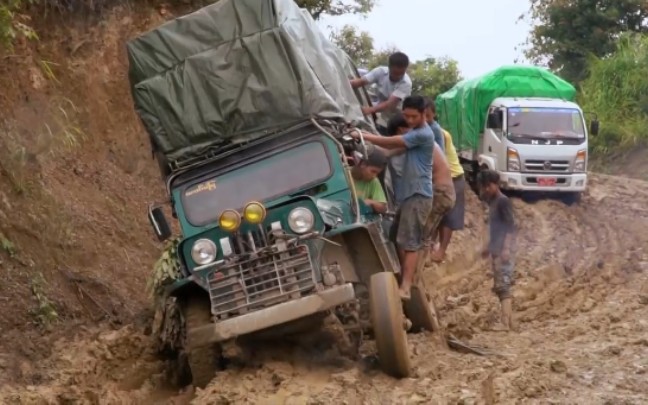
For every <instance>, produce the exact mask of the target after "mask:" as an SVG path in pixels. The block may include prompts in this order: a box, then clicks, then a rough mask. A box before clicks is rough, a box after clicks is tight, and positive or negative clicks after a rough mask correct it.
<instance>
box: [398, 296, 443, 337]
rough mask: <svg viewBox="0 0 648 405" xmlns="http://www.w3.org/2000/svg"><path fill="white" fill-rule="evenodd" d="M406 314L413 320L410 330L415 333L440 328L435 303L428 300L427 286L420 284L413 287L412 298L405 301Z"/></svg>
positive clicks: (433, 330) (434, 330)
mask: <svg viewBox="0 0 648 405" xmlns="http://www.w3.org/2000/svg"><path fill="white" fill-rule="evenodd" d="M405 315H406V316H407V318H408V319H409V320H410V321H412V328H411V329H410V331H412V332H414V333H417V332H421V331H423V330H427V331H430V332H436V331H438V330H439V329H440V328H439V320H438V318H437V313H436V308H434V303H432V302H431V301H429V300H428V298H427V295H426V294H425V288H424V287H423V286H422V285H420V284H419V285H416V286H413V287H412V299H411V300H409V301H408V302H407V303H405Z"/></svg>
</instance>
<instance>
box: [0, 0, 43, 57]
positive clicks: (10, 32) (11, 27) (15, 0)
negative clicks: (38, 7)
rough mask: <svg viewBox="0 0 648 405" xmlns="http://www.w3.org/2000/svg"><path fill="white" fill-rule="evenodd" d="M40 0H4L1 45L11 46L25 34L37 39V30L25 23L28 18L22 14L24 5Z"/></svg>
mask: <svg viewBox="0 0 648 405" xmlns="http://www.w3.org/2000/svg"><path fill="white" fill-rule="evenodd" d="M37 1H38V0H4V1H3V2H2V4H0V45H4V46H6V47H11V46H12V45H13V42H14V41H15V40H16V38H18V37H20V36H23V37H26V38H28V39H37V38H38V36H37V35H36V32H35V31H34V30H33V29H32V28H31V27H30V26H29V25H27V24H26V23H25V21H27V20H28V18H27V17H26V16H25V15H23V14H21V11H22V10H23V8H24V7H26V6H28V5H30V4H34V3H36V2H37Z"/></svg>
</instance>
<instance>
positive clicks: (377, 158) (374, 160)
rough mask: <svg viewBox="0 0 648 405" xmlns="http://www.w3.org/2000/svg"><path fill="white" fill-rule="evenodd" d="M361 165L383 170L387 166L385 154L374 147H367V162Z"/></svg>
mask: <svg viewBox="0 0 648 405" xmlns="http://www.w3.org/2000/svg"><path fill="white" fill-rule="evenodd" d="M363 163H364V164H365V165H367V166H373V167H377V168H379V169H384V168H385V166H387V154H386V153H385V152H384V151H383V150H382V149H381V148H380V147H378V146H376V145H367V160H364V161H363Z"/></svg>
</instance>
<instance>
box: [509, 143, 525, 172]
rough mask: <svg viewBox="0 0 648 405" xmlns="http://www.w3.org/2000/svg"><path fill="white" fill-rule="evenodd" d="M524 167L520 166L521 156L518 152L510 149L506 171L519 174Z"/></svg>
mask: <svg viewBox="0 0 648 405" xmlns="http://www.w3.org/2000/svg"><path fill="white" fill-rule="evenodd" d="M521 167H522V165H521V164H520V155H518V152H517V150H515V149H513V148H508V149H507V150H506V171H508V172H519V171H520V169H521Z"/></svg>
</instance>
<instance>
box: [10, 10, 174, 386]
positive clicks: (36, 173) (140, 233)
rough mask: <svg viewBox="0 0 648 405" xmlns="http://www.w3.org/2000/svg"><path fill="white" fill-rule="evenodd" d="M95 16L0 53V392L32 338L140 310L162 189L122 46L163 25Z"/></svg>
mask: <svg viewBox="0 0 648 405" xmlns="http://www.w3.org/2000/svg"><path fill="white" fill-rule="evenodd" d="M95 17H96V16H95ZM95 17H93V18H95ZM103 17H105V18H104V19H102V20H101V21H90V20H89V17H88V16H85V17H84V18H81V17H79V18H80V20H79V21H76V22H75V21H71V20H72V19H70V18H66V19H65V20H64V21H63V20H60V19H58V17H57V16H51V17H50V18H51V19H50V20H47V21H43V20H39V19H38V18H35V19H34V20H33V21H32V22H33V24H34V25H35V26H36V27H37V28H38V31H39V35H40V40H39V41H35V42H31V43H19V44H17V46H16V47H15V49H14V50H12V51H9V50H4V49H1V50H0V89H2V90H1V91H0V117H1V119H0V279H2V282H0V304H2V308H3V310H2V311H1V312H0V335H1V336H2V339H0V360H1V361H0V385H2V384H3V383H4V382H6V381H11V380H12V379H14V378H17V379H18V380H20V379H21V378H22V377H24V375H25V373H26V372H24V370H23V369H26V368H28V367H27V366H26V365H27V364H29V363H30V362H34V361H38V359H40V358H41V357H42V356H47V355H48V354H49V352H50V350H51V347H50V345H47V344H42V340H40V339H41V337H42V336H45V338H46V339H51V338H53V337H57V336H60V335H65V334H66V333H67V332H68V331H70V330H74V329H76V328H77V325H88V324H97V323H98V322H102V321H110V322H113V323H117V324H119V323H125V322H131V320H132V319H133V317H135V316H137V314H138V313H139V312H141V311H142V310H143V309H144V308H146V306H147V305H148V298H147V296H146V293H145V291H144V290H145V287H146V277H147V275H148V273H149V271H150V268H151V263H153V262H154V260H155V258H156V257H157V255H158V254H159V247H158V246H157V243H156V242H155V240H154V239H153V237H152V234H151V232H150V228H149V226H148V224H147V222H146V206H147V203H148V202H150V201H155V200H160V199H161V198H162V197H163V195H164V193H163V192H162V191H163V185H162V182H161V181H160V175H159V173H158V171H157V166H156V165H155V163H154V162H153V160H152V159H151V154H150V151H149V145H148V140H147V139H146V136H145V133H144V131H143V130H142V128H141V126H140V124H139V122H138V119H137V117H136V115H135V112H134V111H133V106H132V102H131V98H130V91H129V88H128V80H127V60H126V56H125V52H124V45H125V41H126V40H127V39H128V38H130V37H132V36H133V35H135V34H136V33H138V32H141V31H143V30H145V29H147V28H148V27H150V26H153V25H157V24H159V23H160V22H162V21H163V18H162V17H161V15H160V13H159V12H158V11H157V10H153V9H147V10H141V11H137V10H127V9H125V8H118V9H114V10H112V11H105V14H104V15H103ZM86 18H87V19H88V20H87V21H86Z"/></svg>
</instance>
